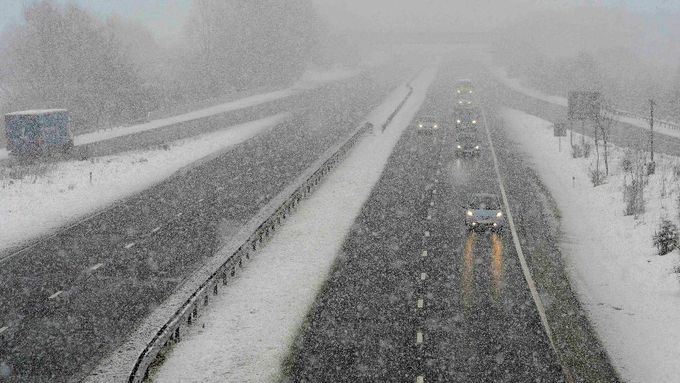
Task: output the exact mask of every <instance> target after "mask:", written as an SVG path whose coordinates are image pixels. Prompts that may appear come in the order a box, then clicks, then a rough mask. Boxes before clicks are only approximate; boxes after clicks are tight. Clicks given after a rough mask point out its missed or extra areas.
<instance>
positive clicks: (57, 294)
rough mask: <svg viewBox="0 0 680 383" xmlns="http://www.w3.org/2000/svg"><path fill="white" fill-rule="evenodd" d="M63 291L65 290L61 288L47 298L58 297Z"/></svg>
mask: <svg viewBox="0 0 680 383" xmlns="http://www.w3.org/2000/svg"><path fill="white" fill-rule="evenodd" d="M61 293H63V291H62V290H59V291H57V292H56V293H54V294H52V295H50V296H49V298H47V299H54V298H56V297H58V296H59V295H61Z"/></svg>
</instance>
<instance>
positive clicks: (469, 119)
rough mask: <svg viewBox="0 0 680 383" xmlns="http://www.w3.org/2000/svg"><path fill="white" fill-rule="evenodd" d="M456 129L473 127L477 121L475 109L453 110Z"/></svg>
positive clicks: (477, 116) (477, 115)
mask: <svg viewBox="0 0 680 383" xmlns="http://www.w3.org/2000/svg"><path fill="white" fill-rule="evenodd" d="M455 116H456V128H463V127H475V126H476V125H477V123H478V121H479V112H478V110H477V108H455Z"/></svg>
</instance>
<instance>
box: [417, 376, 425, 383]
mask: <svg viewBox="0 0 680 383" xmlns="http://www.w3.org/2000/svg"><path fill="white" fill-rule="evenodd" d="M416 383H425V378H424V377H423V376H422V375H418V377H417V378H416Z"/></svg>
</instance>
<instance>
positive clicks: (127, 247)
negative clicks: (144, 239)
mask: <svg viewBox="0 0 680 383" xmlns="http://www.w3.org/2000/svg"><path fill="white" fill-rule="evenodd" d="M134 245H135V243H134V242H130V243H128V244H127V245H125V248H126V249H129V248H131V247H132V246H134Z"/></svg>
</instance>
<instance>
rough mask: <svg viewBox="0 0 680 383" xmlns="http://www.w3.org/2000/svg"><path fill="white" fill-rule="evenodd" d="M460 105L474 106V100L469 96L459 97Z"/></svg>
mask: <svg viewBox="0 0 680 383" xmlns="http://www.w3.org/2000/svg"><path fill="white" fill-rule="evenodd" d="M458 106H459V107H468V106H472V100H470V99H467V98H459V99H458Z"/></svg>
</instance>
